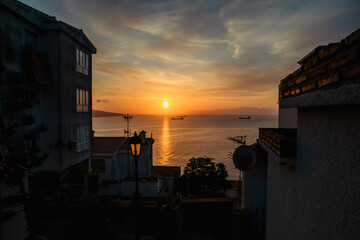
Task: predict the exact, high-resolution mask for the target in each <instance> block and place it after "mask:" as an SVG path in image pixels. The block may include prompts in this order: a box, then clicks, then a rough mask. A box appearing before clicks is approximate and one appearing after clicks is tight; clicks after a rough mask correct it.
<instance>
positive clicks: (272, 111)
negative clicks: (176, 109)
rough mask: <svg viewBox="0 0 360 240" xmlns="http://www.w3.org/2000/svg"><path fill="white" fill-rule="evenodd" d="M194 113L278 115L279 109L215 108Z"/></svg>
mask: <svg viewBox="0 0 360 240" xmlns="http://www.w3.org/2000/svg"><path fill="white" fill-rule="evenodd" d="M194 114H209V115H213V114H214V115H219V114H220V115H276V114H277V109H272V108H256V107H240V108H231V109H215V110H200V111H196V112H194Z"/></svg>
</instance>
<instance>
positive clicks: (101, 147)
mask: <svg viewBox="0 0 360 240" xmlns="http://www.w3.org/2000/svg"><path fill="white" fill-rule="evenodd" d="M125 139H126V138H125V137H94V140H93V153H114V152H115V151H116V150H117V149H118V148H119V147H120V145H123V142H124V141H125Z"/></svg>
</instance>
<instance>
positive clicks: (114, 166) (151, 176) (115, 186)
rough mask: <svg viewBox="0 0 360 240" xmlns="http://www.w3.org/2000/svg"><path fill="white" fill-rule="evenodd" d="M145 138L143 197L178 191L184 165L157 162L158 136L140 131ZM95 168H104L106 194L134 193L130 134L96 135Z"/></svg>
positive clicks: (141, 167)
mask: <svg viewBox="0 0 360 240" xmlns="http://www.w3.org/2000/svg"><path fill="white" fill-rule="evenodd" d="M139 136H140V138H141V139H142V145H141V151H140V156H139V158H138V161H139V166H138V171H139V191H140V193H141V194H142V196H143V197H153V198H155V197H157V196H158V194H159V193H160V192H167V193H168V194H169V195H170V196H173V195H174V180H175V178H176V177H177V176H180V171H181V169H180V167H171V166H153V144H154V142H155V140H154V139H153V138H152V137H151V138H147V137H146V132H145V131H141V132H140V135H139ZM91 168H92V169H97V170H99V171H101V172H102V175H101V177H100V182H102V184H101V185H102V186H103V187H102V189H101V190H102V191H103V192H104V194H105V195H116V196H123V197H131V196H132V194H133V192H134V190H135V179H134V176H135V159H134V157H133V156H132V155H131V151H130V145H129V138H126V137H94V139H93V153H92V157H91Z"/></svg>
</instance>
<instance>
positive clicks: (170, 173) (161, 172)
mask: <svg viewBox="0 0 360 240" xmlns="http://www.w3.org/2000/svg"><path fill="white" fill-rule="evenodd" d="M180 173H181V168H180V167H175V166H153V174H154V176H155V177H158V178H160V179H162V178H165V177H175V176H176V175H178V176H180Z"/></svg>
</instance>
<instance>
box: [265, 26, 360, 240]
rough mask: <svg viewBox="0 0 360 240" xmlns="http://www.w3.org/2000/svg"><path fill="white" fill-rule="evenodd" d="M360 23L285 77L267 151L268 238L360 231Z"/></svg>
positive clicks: (355, 235) (351, 235)
mask: <svg viewBox="0 0 360 240" xmlns="http://www.w3.org/2000/svg"><path fill="white" fill-rule="evenodd" d="M359 53H360V30H357V31H355V32H353V33H352V34H351V35H349V36H348V37H346V38H345V39H343V40H342V41H341V42H339V43H331V44H329V45H327V46H319V47H317V48H315V49H314V50H313V51H311V52H310V53H309V54H307V55H306V56H305V57H304V58H302V59H301V60H300V61H299V62H298V63H299V64H300V68H299V69H297V70H296V71H295V72H293V73H292V74H289V75H288V76H287V77H286V78H284V79H283V80H281V82H280V86H279V108H280V110H279V128H278V129H260V131H259V144H260V145H261V146H262V147H263V148H264V149H265V150H266V151H267V153H268V164H267V214H266V217H267V219H266V224H267V225H266V238H267V239H357V238H359V236H360V229H359V226H360V215H359V213H360V204H359V199H360V178H359V176H360V157H359V156H360V148H359V146H360V134H359V133H360V125H359V120H360V54H359Z"/></svg>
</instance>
